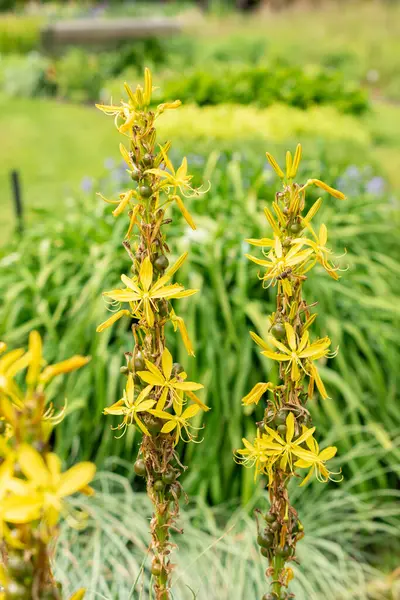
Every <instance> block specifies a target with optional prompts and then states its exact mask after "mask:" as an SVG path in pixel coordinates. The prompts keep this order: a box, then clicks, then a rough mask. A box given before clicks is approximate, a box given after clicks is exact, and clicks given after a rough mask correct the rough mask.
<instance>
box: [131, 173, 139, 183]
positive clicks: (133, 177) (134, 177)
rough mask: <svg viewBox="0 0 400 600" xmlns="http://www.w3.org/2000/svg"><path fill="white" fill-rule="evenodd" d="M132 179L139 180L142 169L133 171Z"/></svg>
mask: <svg viewBox="0 0 400 600" xmlns="http://www.w3.org/2000/svg"><path fill="white" fill-rule="evenodd" d="M131 179H133V181H139V179H140V171H131Z"/></svg>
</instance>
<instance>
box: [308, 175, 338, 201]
mask: <svg viewBox="0 0 400 600" xmlns="http://www.w3.org/2000/svg"><path fill="white" fill-rule="evenodd" d="M312 183H313V184H314V185H316V186H317V187H319V188H321V189H323V190H325V191H326V192H328V194H330V195H331V196H333V197H334V198H338V199H339V200H346V196H345V195H344V194H343V193H342V192H339V190H335V188H333V187H331V186H330V185H328V184H326V183H324V182H323V181H320V180H319V179H309V180H308V181H307V183H306V185H309V184H312Z"/></svg>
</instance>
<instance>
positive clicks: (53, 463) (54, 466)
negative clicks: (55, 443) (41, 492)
mask: <svg viewBox="0 0 400 600" xmlns="http://www.w3.org/2000/svg"><path fill="white" fill-rule="evenodd" d="M46 463H47V468H48V470H49V473H50V478H51V481H52V485H54V486H56V485H58V482H59V480H60V476H61V459H60V458H59V457H58V456H57V454H54V452H49V453H48V454H46Z"/></svg>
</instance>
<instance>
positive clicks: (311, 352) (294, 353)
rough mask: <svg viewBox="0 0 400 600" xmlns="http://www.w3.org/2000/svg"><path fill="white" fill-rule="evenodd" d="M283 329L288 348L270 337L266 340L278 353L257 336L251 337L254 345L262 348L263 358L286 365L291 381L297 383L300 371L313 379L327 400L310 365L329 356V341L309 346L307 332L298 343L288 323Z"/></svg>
mask: <svg viewBox="0 0 400 600" xmlns="http://www.w3.org/2000/svg"><path fill="white" fill-rule="evenodd" d="M285 329H286V337H287V341H288V346H285V344H283V343H282V342H279V341H278V340H276V339H275V338H274V337H272V336H270V337H269V338H268V340H269V342H270V343H271V344H273V345H274V346H275V347H276V348H278V350H280V353H279V352H274V351H272V350H271V349H270V348H269V347H268V345H267V344H265V342H263V341H262V340H261V338H259V337H258V336H257V339H255V338H254V334H251V335H252V337H253V339H255V341H256V343H258V344H260V345H261V346H262V347H263V348H264V350H263V351H262V354H263V355H264V356H266V357H267V358H270V359H272V360H276V361H279V362H287V363H288V366H287V370H289V369H290V378H291V380H292V381H298V380H299V379H300V376H301V372H300V369H302V370H303V371H304V373H306V374H307V375H308V376H309V377H313V378H314V379H315V381H316V384H317V387H318V389H319V391H320V393H321V396H322V397H323V398H327V397H328V395H327V393H326V390H325V387H324V385H323V383H322V381H321V378H320V377H319V375H318V371H317V368H316V367H315V365H313V364H312V361H314V360H318V359H319V358H322V357H323V356H329V353H328V348H329V346H330V345H331V341H330V339H329V338H328V337H324V338H321V339H319V340H317V341H316V342H313V343H312V344H310V340H309V333H308V331H305V332H304V333H303V335H302V337H301V340H300V341H298V338H297V335H296V334H295V331H294V329H293V327H292V325H291V324H290V323H285ZM330 356H334V354H333V355H332V354H331V355H330ZM316 374H317V377H316Z"/></svg>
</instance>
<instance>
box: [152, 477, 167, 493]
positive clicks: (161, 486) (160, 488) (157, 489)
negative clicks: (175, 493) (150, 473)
mask: <svg viewBox="0 0 400 600" xmlns="http://www.w3.org/2000/svg"><path fill="white" fill-rule="evenodd" d="M164 487H165V485H164V483H163V482H162V481H161V479H158V480H157V481H155V482H154V486H153V488H154V491H155V492H163V491H164Z"/></svg>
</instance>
